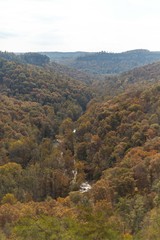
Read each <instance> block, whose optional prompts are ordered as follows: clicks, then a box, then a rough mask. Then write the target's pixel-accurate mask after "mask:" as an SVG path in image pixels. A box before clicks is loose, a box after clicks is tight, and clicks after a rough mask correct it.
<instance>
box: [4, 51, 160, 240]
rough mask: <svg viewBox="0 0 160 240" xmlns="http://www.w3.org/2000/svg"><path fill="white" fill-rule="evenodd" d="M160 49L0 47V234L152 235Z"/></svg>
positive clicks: (93, 239)
mask: <svg viewBox="0 0 160 240" xmlns="http://www.w3.org/2000/svg"><path fill="white" fill-rule="evenodd" d="M159 214H160V53H159V52H154V53H153V52H149V51H148V50H134V51H129V52H126V53H123V54H118V55H116V54H109V53H105V52H100V53H92V54H90V53H86V52H76V53H59V54H58V52H57V53H24V54H14V53H8V52H0V240H59V239H62V240H84V239H86V240H159V236H160V228H159V224H160V215H159Z"/></svg>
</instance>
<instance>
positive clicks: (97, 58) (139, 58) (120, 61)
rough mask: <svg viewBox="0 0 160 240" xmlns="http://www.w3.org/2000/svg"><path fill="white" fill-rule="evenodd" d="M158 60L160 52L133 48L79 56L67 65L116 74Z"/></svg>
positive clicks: (88, 70) (97, 72)
mask: <svg viewBox="0 0 160 240" xmlns="http://www.w3.org/2000/svg"><path fill="white" fill-rule="evenodd" d="M156 61H160V52H150V51H148V50H133V51H128V52H122V53H107V52H100V53H94V54H93V53H92V54H87V55H86V56H80V57H78V58H77V59H76V60H75V61H73V62H71V63H70V64H69V65H70V66H71V67H74V68H76V69H79V70H82V71H85V72H90V73H92V74H117V73H122V72H125V71H128V70H130V69H133V68H135V67H139V66H143V65H146V64H149V63H153V62H156Z"/></svg>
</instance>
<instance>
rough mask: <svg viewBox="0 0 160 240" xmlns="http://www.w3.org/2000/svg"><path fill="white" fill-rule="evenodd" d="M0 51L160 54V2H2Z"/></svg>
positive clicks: (81, 0) (47, 0)
mask: <svg viewBox="0 0 160 240" xmlns="http://www.w3.org/2000/svg"><path fill="white" fill-rule="evenodd" d="M0 9H1V13H0V50H1V51H5V50H6V51H12V52H28V51H102V50H104V51H108V52H122V51H126V50H131V49H140V48H143V49H149V50H158V51H160V0H0Z"/></svg>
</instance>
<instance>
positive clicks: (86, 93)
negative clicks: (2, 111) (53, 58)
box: [0, 59, 92, 120]
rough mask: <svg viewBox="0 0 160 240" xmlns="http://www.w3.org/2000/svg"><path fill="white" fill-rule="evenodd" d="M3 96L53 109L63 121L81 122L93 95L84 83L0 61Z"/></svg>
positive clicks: (34, 68)
mask: <svg viewBox="0 0 160 240" xmlns="http://www.w3.org/2000/svg"><path fill="white" fill-rule="evenodd" d="M0 70H1V71H0V86H1V88H0V93H3V94H5V95H7V96H9V97H15V98H16V99H19V100H23V101H32V102H38V103H40V104H41V105H50V106H52V107H53V111H54V112H55V113H56V115H57V117H58V118H59V120H62V119H64V118H65V117H67V116H69V117H71V118H72V119H73V120H75V119H77V118H78V117H79V116H80V115H81V114H82V112H83V111H84V110H85V109H86V104H87V103H88V102H89V100H90V99H91V98H92V92H91V90H90V88H89V87H87V86H86V85H85V84H84V83H81V82H79V81H76V80H74V79H72V78H69V77H67V76H64V75H60V74H57V73H55V72H54V71H50V70H49V69H44V68H38V67H34V66H31V65H21V64H18V63H16V62H7V61H5V60H2V59H1V60H0Z"/></svg>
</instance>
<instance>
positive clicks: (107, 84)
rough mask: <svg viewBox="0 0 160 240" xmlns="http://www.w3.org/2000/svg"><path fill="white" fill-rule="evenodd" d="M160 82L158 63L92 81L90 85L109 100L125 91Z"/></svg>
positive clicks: (159, 64)
mask: <svg viewBox="0 0 160 240" xmlns="http://www.w3.org/2000/svg"><path fill="white" fill-rule="evenodd" d="M159 80H160V62H157V63H152V64H149V65H145V66H143V67H138V68H135V69H133V70H130V71H128V72H125V73H122V74H120V75H115V76H114V75H109V76H105V77H104V79H102V78H101V79H100V80H98V79H97V80H96V81H93V83H92V85H93V87H94V88H96V89H97V92H99V96H103V97H104V98H111V97H113V96H116V95H117V94H120V93H123V92H124V91H125V90H129V89H132V88H135V87H137V88H139V87H145V86H146V85H148V86H149V85H152V84H153V83H156V82H158V81H159Z"/></svg>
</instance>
